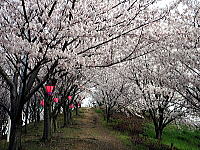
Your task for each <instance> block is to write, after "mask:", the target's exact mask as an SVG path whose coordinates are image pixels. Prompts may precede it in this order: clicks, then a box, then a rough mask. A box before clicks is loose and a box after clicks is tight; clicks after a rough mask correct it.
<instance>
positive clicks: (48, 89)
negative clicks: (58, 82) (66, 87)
mask: <svg viewBox="0 0 200 150" xmlns="http://www.w3.org/2000/svg"><path fill="white" fill-rule="evenodd" d="M54 88H55V86H53V85H46V86H45V89H46V92H47V94H48V95H52V94H53V90H54Z"/></svg>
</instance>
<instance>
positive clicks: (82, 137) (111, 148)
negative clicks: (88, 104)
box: [68, 108, 127, 150]
mask: <svg viewBox="0 0 200 150" xmlns="http://www.w3.org/2000/svg"><path fill="white" fill-rule="evenodd" d="M82 111H83V113H82V114H81V116H80V117H77V118H76V120H75V123H74V124H73V125H72V126H71V128H74V129H75V130H74V132H73V136H72V137H68V140H69V141H68V142H70V143H69V145H70V146H69V150H127V149H126V147H125V145H123V143H121V141H119V139H117V138H116V137H115V136H114V135H113V134H112V133H111V131H110V130H109V129H107V128H106V127H105V126H103V125H102V124H101V121H100V117H99V115H98V114H97V113H95V112H94V110H93V109H90V108H83V109H82ZM76 129H77V132H76Z"/></svg>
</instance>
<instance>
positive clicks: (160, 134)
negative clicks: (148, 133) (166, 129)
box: [155, 127, 163, 140]
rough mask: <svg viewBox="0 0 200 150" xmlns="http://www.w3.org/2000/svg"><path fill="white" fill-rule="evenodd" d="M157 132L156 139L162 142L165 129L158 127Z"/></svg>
mask: <svg viewBox="0 0 200 150" xmlns="http://www.w3.org/2000/svg"><path fill="white" fill-rule="evenodd" d="M155 132H156V139H158V140H161V138H162V133H163V129H162V128H161V127H157V128H155Z"/></svg>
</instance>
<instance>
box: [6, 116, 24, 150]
mask: <svg viewBox="0 0 200 150" xmlns="http://www.w3.org/2000/svg"><path fill="white" fill-rule="evenodd" d="M21 129H22V118H21V116H20V117H17V118H14V119H11V133H10V139H9V140H10V142H9V148H8V149H9V150H21Z"/></svg>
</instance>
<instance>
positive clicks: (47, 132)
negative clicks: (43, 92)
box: [42, 97, 51, 142]
mask: <svg viewBox="0 0 200 150" xmlns="http://www.w3.org/2000/svg"><path fill="white" fill-rule="evenodd" d="M50 114H51V105H50V97H48V98H46V100H45V102H44V130H43V137H42V139H43V141H44V142H47V141H49V140H50V138H51V118H50Z"/></svg>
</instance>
